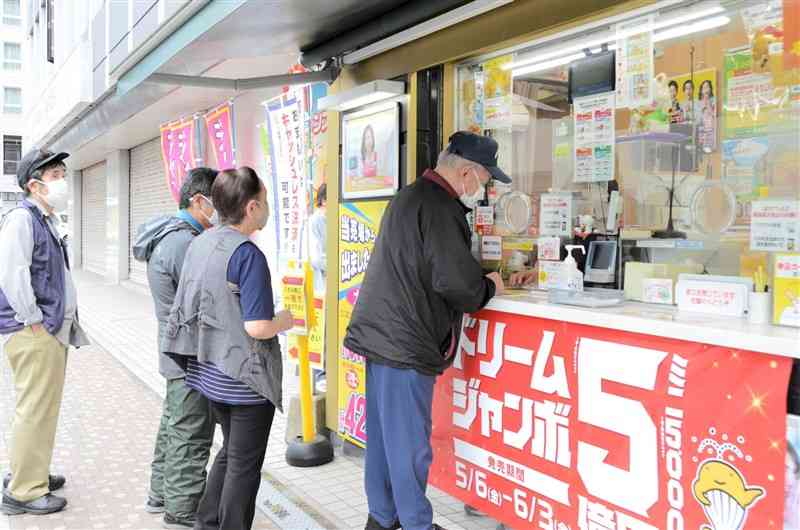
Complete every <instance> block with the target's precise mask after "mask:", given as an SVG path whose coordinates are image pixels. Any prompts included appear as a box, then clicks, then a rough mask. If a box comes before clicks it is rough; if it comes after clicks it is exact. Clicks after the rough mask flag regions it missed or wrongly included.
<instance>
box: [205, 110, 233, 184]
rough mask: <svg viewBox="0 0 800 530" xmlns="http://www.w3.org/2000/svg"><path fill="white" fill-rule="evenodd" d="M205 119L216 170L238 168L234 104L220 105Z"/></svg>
mask: <svg viewBox="0 0 800 530" xmlns="http://www.w3.org/2000/svg"><path fill="white" fill-rule="evenodd" d="M203 118H204V119H205V123H206V131H207V132H208V145H209V147H210V148H211V150H212V151H214V157H215V160H216V166H215V167H216V169H219V170H220V171H222V170H223V169H231V168H234V167H236V141H235V138H234V130H235V129H234V126H233V102H231V101H229V102H226V103H223V104H222V105H219V106H218V107H216V108H214V109H212V110H210V111H209V112H207V113H206V114H205V116H204V117H203ZM209 162H211V161H210V160H209Z"/></svg>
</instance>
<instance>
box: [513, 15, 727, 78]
mask: <svg viewBox="0 0 800 530" xmlns="http://www.w3.org/2000/svg"><path fill="white" fill-rule="evenodd" d="M730 21H731V19H730V17H728V16H725V15H720V16H717V17H712V18H707V19H704V20H699V21H697V22H694V23H692V24H686V25H679V26H674V27H670V28H669V29H666V30H664V31H659V32H657V33H655V34H654V35H653V42H662V41H665V40H670V39H676V38H678V37H684V36H686V35H691V34H692V33H699V32H701V31H707V30H710V29H714V28H718V27H721V26H726V25H728V24H729V23H730ZM672 24H673V23H672V22H670V23H669V24H668V25H670V26H671V25H672ZM616 47H617V46H616V44H613V43H612V44H609V45H608V49H609V50H613V49H615V48H616ZM573 49H574V48H573V47H569V48H567V50H569V51H572V50H573ZM579 49H585V45H584V48H579ZM599 51H600V48H597V49H595V50H592V53H597V52H599ZM563 53H564V52H561V53H560V54H559V55H562V54H563ZM554 55H555V54H548V55H544V56H541V57H537V58H536V59H531V61H536V62H534V64H530V62H529V61H526V63H523V64H528V65H529V66H522V67H520V68H514V69H513V70H512V71H511V73H512V75H513V76H515V77H518V76H523V75H528V74H532V73H534V72H540V71H542V70H548V69H550V68H555V67H556V66H562V65H565V64H569V63H571V62H572V61H576V60H578V59H580V58H582V57H584V55H585V54H584V53H583V52H580V53H575V54H572V55H567V56H563V55H562V56H561V57H558V58H555V59H552V60H549V61H541V62H540V60H541V59H542V58H549V57H553V56H554Z"/></svg>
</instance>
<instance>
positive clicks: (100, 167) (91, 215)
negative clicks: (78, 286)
mask: <svg viewBox="0 0 800 530" xmlns="http://www.w3.org/2000/svg"><path fill="white" fill-rule="evenodd" d="M81 182H82V190H81V201H82V208H81V210H82V217H83V218H82V220H81V252H82V254H83V268H84V269H85V270H87V271H89V272H93V273H95V274H100V275H105V274H106V246H107V245H106V164H105V162H101V163H99V164H96V165H94V166H91V167H87V168H86V169H84V170H83V171H82V179H81Z"/></svg>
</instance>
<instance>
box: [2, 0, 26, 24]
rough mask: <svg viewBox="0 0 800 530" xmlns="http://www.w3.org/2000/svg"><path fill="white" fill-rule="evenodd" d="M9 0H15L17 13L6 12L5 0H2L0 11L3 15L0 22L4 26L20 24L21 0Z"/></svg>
mask: <svg viewBox="0 0 800 530" xmlns="http://www.w3.org/2000/svg"><path fill="white" fill-rule="evenodd" d="M11 1H12V2H14V1H16V3H17V7H18V10H17V14H16V15H11V14H8V13H6V7H5V3H6V0H3V4H2V9H0V12H2V15H3V17H2V23H3V25H6V26H22V0H11Z"/></svg>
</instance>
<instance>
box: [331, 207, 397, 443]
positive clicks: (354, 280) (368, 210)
mask: <svg viewBox="0 0 800 530" xmlns="http://www.w3.org/2000/svg"><path fill="white" fill-rule="evenodd" d="M388 204H389V203H388V201H371V202H348V203H343V204H341V205H339V297H338V299H339V322H338V325H339V341H340V343H341V341H342V340H344V336H345V335H346V334H347V326H348V325H349V324H350V318H351V317H352V316H353V308H354V307H355V305H356V301H357V300H358V293H359V290H360V289H361V283H362V282H363V281H364V273H365V272H366V270H367V264H368V263H369V258H370V256H371V254H372V249H373V247H374V246H375V239H376V238H377V236H378V228H379V227H380V224H381V219H382V218H383V213H384V211H385V210H386V206H387V205H388ZM365 395H366V365H365V361H364V358H363V357H362V356H361V355H359V354H358V353H357V352H352V351H350V350H348V349H347V348H345V347H344V346H343V345H342V346H341V353H340V355H339V433H340V434H341V435H342V436H343V437H344V438H346V439H347V440H349V441H351V442H352V443H354V444H356V445H359V446H361V447H365V446H366V443H367V433H366V411H367V407H366V405H367V402H366V398H365Z"/></svg>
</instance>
